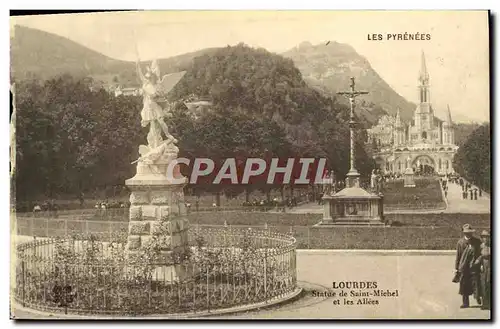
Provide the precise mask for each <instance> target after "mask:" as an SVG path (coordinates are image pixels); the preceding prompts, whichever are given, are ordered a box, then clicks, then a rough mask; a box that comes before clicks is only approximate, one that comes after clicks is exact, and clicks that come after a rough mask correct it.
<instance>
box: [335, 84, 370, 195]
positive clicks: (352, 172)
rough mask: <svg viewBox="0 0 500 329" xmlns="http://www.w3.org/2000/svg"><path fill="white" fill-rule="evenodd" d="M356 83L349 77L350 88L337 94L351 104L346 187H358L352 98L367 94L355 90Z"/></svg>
mask: <svg viewBox="0 0 500 329" xmlns="http://www.w3.org/2000/svg"><path fill="white" fill-rule="evenodd" d="M355 86H356V83H355V82H354V77H351V84H350V87H351V90H349V91H341V92H338V93H337V94H338V95H343V96H346V97H348V98H349V103H350V105H351V118H350V121H349V128H350V135H351V150H350V151H351V168H350V169H349V172H348V173H347V178H346V187H359V173H358V171H357V170H356V168H355V166H354V128H355V127H356V121H355V118H354V107H355V105H356V104H355V102H354V99H355V98H356V97H358V96H359V95H365V94H368V92H367V91H356V89H355Z"/></svg>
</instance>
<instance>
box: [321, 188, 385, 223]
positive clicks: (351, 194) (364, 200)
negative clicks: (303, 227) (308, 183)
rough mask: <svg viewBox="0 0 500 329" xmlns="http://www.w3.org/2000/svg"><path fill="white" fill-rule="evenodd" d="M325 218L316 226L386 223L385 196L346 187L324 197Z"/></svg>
mask: <svg viewBox="0 0 500 329" xmlns="http://www.w3.org/2000/svg"><path fill="white" fill-rule="evenodd" d="M323 201H324V203H323V205H324V206H323V207H324V208H323V209H324V211H323V219H322V220H321V222H319V223H318V224H316V225H315V226H316V227H324V226H380V225H384V210H383V197H382V196H381V195H375V194H371V193H369V192H367V191H365V190H363V189H362V188H360V187H346V188H344V189H343V190H341V191H339V192H337V193H335V194H333V195H325V196H324V197H323Z"/></svg>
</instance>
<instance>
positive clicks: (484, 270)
mask: <svg viewBox="0 0 500 329" xmlns="http://www.w3.org/2000/svg"><path fill="white" fill-rule="evenodd" d="M481 240H482V242H483V243H482V244H481V254H480V256H479V257H478V259H477V260H476V264H475V265H477V266H478V267H479V273H480V284H479V286H480V288H481V309H482V310H489V309H490V308H491V244H490V241H491V240H490V233H489V232H488V231H486V230H484V231H483V232H481Z"/></svg>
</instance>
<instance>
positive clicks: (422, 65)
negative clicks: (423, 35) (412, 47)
mask: <svg viewBox="0 0 500 329" xmlns="http://www.w3.org/2000/svg"><path fill="white" fill-rule="evenodd" d="M419 80H420V81H421V82H422V83H424V84H426V83H427V81H428V80H429V72H427V65H426V64H425V54H424V51H423V50H422V55H421V59H420V75H419Z"/></svg>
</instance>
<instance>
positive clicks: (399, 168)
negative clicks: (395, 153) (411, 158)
mask: <svg viewBox="0 0 500 329" xmlns="http://www.w3.org/2000/svg"><path fill="white" fill-rule="evenodd" d="M398 170H401V161H398Z"/></svg>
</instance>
